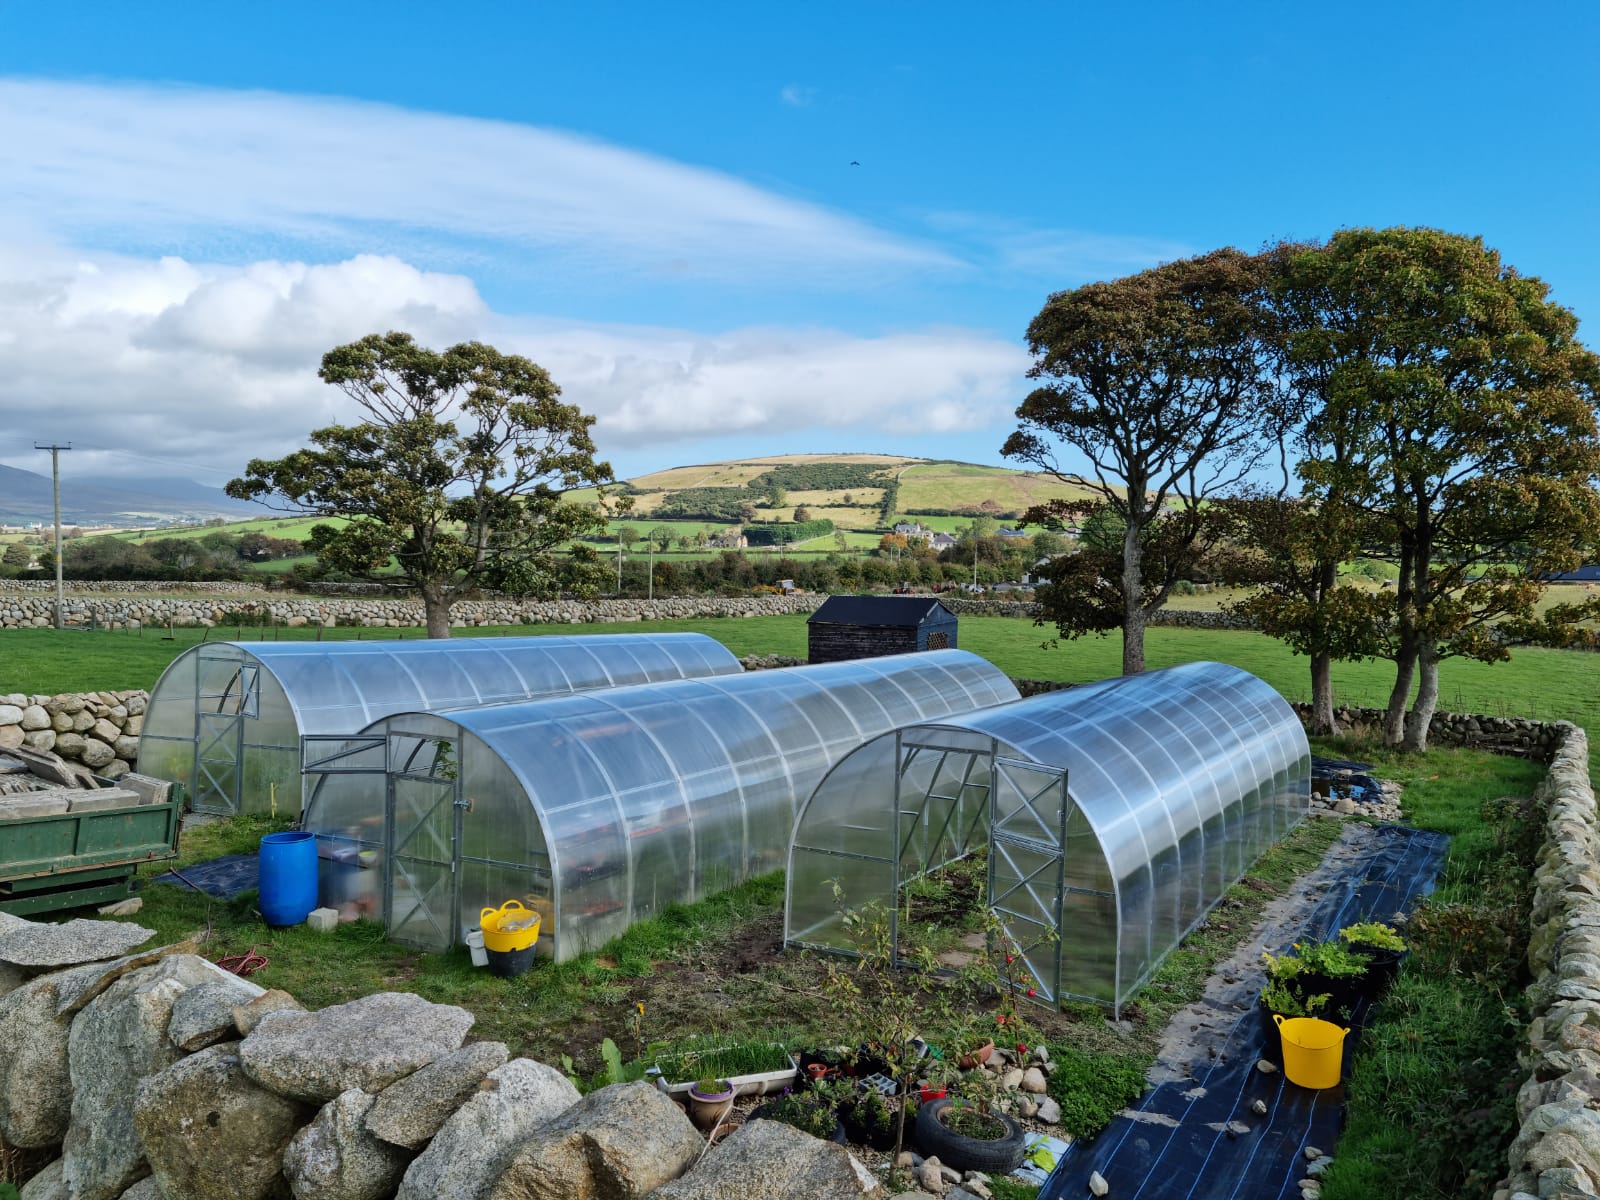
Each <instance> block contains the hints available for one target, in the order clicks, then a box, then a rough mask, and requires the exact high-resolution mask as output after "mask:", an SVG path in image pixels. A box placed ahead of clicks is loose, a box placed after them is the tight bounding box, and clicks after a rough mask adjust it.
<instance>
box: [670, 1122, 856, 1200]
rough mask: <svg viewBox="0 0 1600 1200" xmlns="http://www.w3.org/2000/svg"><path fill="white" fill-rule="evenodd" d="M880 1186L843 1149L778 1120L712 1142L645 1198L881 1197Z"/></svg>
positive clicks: (802, 1199)
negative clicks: (694, 1163) (684, 1170)
mask: <svg viewBox="0 0 1600 1200" xmlns="http://www.w3.org/2000/svg"><path fill="white" fill-rule="evenodd" d="M884 1194H885V1193H884V1190H883V1185H882V1184H881V1183H880V1182H879V1181H878V1178H877V1177H876V1176H875V1175H873V1173H872V1172H871V1171H869V1170H867V1168H866V1167H864V1166H862V1164H861V1163H860V1162H858V1161H857V1160H856V1158H855V1157H854V1156H853V1155H852V1154H851V1153H850V1152H849V1151H848V1150H846V1149H845V1148H844V1147H843V1146H840V1145H837V1144H836V1143H834V1142H824V1141H821V1140H820V1139H818V1138H814V1137H812V1136H811V1135H810V1134H809V1133H802V1132H801V1131H800V1130H798V1129H796V1128H794V1127H793V1126H792V1125H784V1124H782V1123H781V1122H778V1121H751V1122H749V1123H747V1124H745V1125H742V1126H740V1127H739V1128H738V1129H736V1130H734V1132H733V1133H732V1134H731V1135H729V1136H728V1137H727V1138H724V1139H723V1140H722V1141H720V1142H718V1143H717V1144H716V1145H715V1146H713V1147H712V1148H711V1149H710V1150H708V1151H706V1156H705V1158H704V1159H702V1160H701V1161H700V1163H699V1165H697V1166H696V1167H694V1169H693V1170H691V1171H690V1172H689V1173H688V1174H687V1175H683V1176H680V1177H679V1178H677V1179H675V1180H673V1181H672V1182H670V1183H667V1184H664V1185H663V1186H661V1187H659V1188H657V1189H656V1190H655V1191H654V1192H652V1193H650V1200H811V1198H812V1197H814V1196H828V1197H830V1198H832V1197H839V1198H840V1200H843V1198H844V1197H846V1196H867V1197H881V1196H883V1195H884Z"/></svg>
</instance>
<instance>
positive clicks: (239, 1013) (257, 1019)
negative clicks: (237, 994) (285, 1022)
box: [233, 988, 305, 1037]
mask: <svg viewBox="0 0 1600 1200" xmlns="http://www.w3.org/2000/svg"><path fill="white" fill-rule="evenodd" d="M275 1012H305V1005H303V1004H301V1003H300V1001H298V1000H296V999H295V998H294V997H293V996H291V995H290V994H289V993H288V992H286V991H283V990H282V989H281V988H270V989H268V990H267V991H265V992H263V993H261V995H259V996H257V997H256V998H255V999H253V1000H249V1001H246V1002H245V1003H244V1004H236V1005H234V1006H233V1025H234V1028H235V1029H237V1030H238V1031H239V1034H240V1036H241V1037H249V1036H250V1035H251V1034H252V1033H253V1032H255V1028H256V1026H257V1025H259V1024H261V1022H262V1021H264V1020H265V1019H266V1017H267V1014H268V1013H275Z"/></svg>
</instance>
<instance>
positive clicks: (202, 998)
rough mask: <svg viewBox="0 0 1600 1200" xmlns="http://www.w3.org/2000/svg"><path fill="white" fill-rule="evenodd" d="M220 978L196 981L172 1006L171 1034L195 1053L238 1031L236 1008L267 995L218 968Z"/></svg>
mask: <svg viewBox="0 0 1600 1200" xmlns="http://www.w3.org/2000/svg"><path fill="white" fill-rule="evenodd" d="M217 974H218V978H217V979H214V980H209V981H207V982H205V983H200V984H196V985H195V986H194V987H192V988H190V989H189V990H188V991H187V992H185V993H184V994H183V995H181V996H179V997H178V1002H177V1003H176V1004H174V1005H173V1006H172V1021H171V1023H170V1024H169V1025H168V1026H167V1037H168V1038H169V1039H170V1040H171V1041H172V1044H173V1045H174V1046H176V1047H177V1048H178V1049H180V1050H184V1051H188V1052H193V1051H195V1050H201V1049H204V1048H205V1047H206V1046H210V1045H212V1044H213V1043H215V1042H220V1041H223V1040H224V1039H226V1038H229V1037H232V1036H234V1034H235V1030H236V1029H237V1026H236V1025H235V1024H234V1020H233V1010H234V1008H235V1007H238V1006H241V1005H245V1004H249V1003H250V1001H252V1000H255V999H257V998H259V997H261V996H264V995H266V989H265V988H262V987H260V986H258V985H257V984H254V983H251V982H250V981H249V980H248V979H241V978H239V976H237V975H234V974H232V973H231V972H228V971H224V970H222V969H221V968H220V967H219V968H217Z"/></svg>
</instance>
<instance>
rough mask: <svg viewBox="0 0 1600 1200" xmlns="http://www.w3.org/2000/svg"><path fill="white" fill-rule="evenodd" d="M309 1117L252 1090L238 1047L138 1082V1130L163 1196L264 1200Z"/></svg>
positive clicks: (206, 1053)
mask: <svg viewBox="0 0 1600 1200" xmlns="http://www.w3.org/2000/svg"><path fill="white" fill-rule="evenodd" d="M309 1116H310V1109H309V1108H308V1107H306V1106H304V1105H301V1104H299V1103H297V1102H296V1101H293V1100H286V1099H284V1098H283V1097H282V1096H278V1095H274V1094H273V1093H272V1092H269V1091H267V1090H266V1088H264V1087H261V1086H260V1085H259V1084H257V1083H255V1082H253V1081H252V1080H251V1079H250V1078H249V1077H248V1076H246V1075H245V1073H244V1071H243V1070H242V1069H241V1068H240V1066H239V1044H238V1043H237V1042H224V1043H222V1044H221V1045H217V1046H211V1047H209V1048H207V1049H205V1050H202V1051H200V1052H199V1053H198V1054H193V1055H190V1056H189V1057H188V1058H183V1059H179V1060H178V1061H177V1062H175V1063H173V1064H172V1065H171V1066H170V1067H167V1068H166V1069H165V1070H163V1071H159V1072H157V1073H156V1074H154V1075H150V1076H147V1077H146V1078H145V1079H143V1080H141V1081H140V1082H139V1086H138V1090H137V1093H136V1095H135V1098H134V1104H133V1125H134V1129H135V1130H136V1131H137V1132H138V1135H139V1140H140V1142H141V1143H142V1144H143V1146H144V1151H145V1157H146V1158H147V1159H148V1160H149V1163H150V1170H151V1172H152V1174H153V1175H154V1178H155V1180H156V1181H157V1184H158V1185H159V1186H160V1188H161V1190H162V1191H163V1192H165V1193H166V1194H167V1195H168V1196H173V1197H183V1200H265V1197H268V1196H272V1195H274V1194H275V1193H278V1192H281V1190H282V1187H283V1172H282V1169H281V1164H282V1160H283V1153H284V1149H285V1147H286V1146H288V1144H289V1139H290V1137H291V1136H293V1134H294V1131H295V1130H296V1129H297V1128H298V1127H299V1126H300V1125H301V1124H302V1123H303V1122H304V1121H305V1120H306V1119H307V1118H308V1117H309Z"/></svg>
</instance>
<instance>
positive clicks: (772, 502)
mask: <svg viewBox="0 0 1600 1200" xmlns="http://www.w3.org/2000/svg"><path fill="white" fill-rule="evenodd" d="M788 503H789V493H788V491H787V489H785V488H784V487H782V486H781V485H779V484H776V483H775V484H773V485H772V494H771V496H770V497H769V498H768V500H767V507H768V508H783V507H784V506H785V505H786V504H788Z"/></svg>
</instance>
